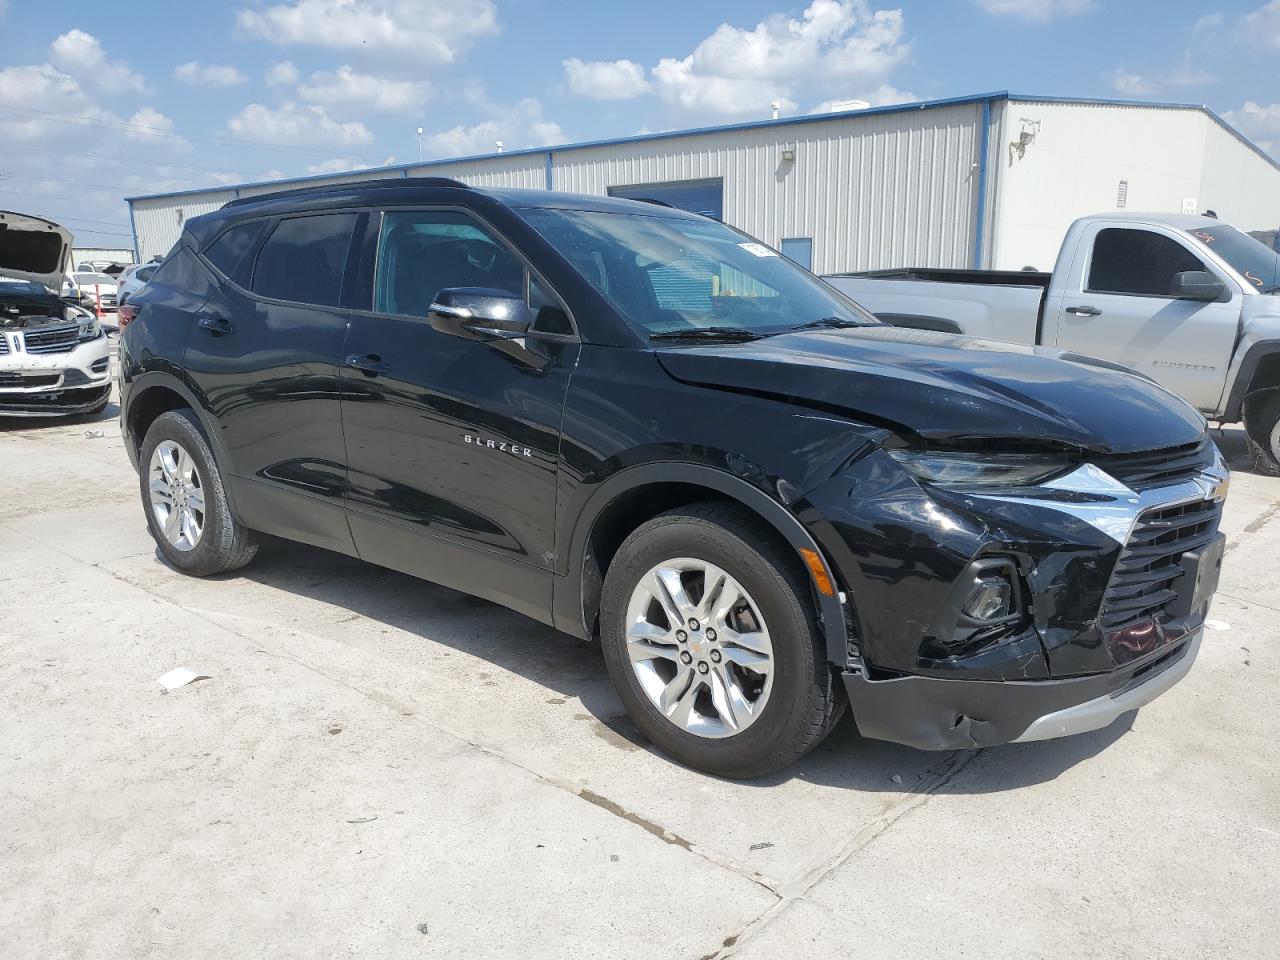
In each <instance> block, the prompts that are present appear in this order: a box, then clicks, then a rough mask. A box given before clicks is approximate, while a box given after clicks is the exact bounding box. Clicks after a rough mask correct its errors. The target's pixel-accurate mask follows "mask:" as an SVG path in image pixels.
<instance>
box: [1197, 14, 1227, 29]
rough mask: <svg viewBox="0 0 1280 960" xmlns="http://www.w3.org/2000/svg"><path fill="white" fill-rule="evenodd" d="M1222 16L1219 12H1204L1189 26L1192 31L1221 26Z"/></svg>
mask: <svg viewBox="0 0 1280 960" xmlns="http://www.w3.org/2000/svg"><path fill="white" fill-rule="evenodd" d="M1223 19H1224V18H1223V16H1222V14H1220V13H1206V14H1205V15H1204V16H1203V17H1201V18H1200V19H1199V20H1197V21H1196V22H1195V23H1194V24H1193V25H1192V27H1191V29H1192V31H1199V30H1214V29H1216V28H1218V27H1220V26H1222V21H1223Z"/></svg>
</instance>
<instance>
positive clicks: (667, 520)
mask: <svg viewBox="0 0 1280 960" xmlns="http://www.w3.org/2000/svg"><path fill="white" fill-rule="evenodd" d="M802 577H803V575H802V573H800V572H799V571H798V570H797V569H796V564H795V563H794V562H791V558H790V557H789V556H788V555H787V554H786V551H785V548H784V547H782V546H780V545H775V544H774V543H773V541H772V539H771V538H770V537H769V536H768V535H767V534H765V533H764V532H763V531H762V530H761V528H760V527H759V526H758V525H757V524H756V523H755V521H754V520H753V519H752V518H751V517H750V515H749V514H747V513H746V512H745V511H741V510H739V509H736V508H734V507H733V506H731V505H726V504H720V503H707V504H697V505H694V506H690V507H682V508H679V509H677V510H674V511H671V512H669V513H665V514H663V515H661V516H659V517H656V518H654V519H653V520H650V521H649V522H648V523H645V524H644V525H642V526H641V527H639V528H638V529H637V530H636V531H635V532H633V533H632V534H631V536H629V537H628V538H627V540H626V541H625V542H624V543H623V544H622V546H621V547H620V548H619V550H618V552H617V554H616V555H615V557H614V559H613V562H612V563H611V564H610V566H609V571H608V573H607V575H606V577H605V583H604V591H603V595H602V598H601V599H602V605H601V641H602V645H603V647H604V655H605V663H606V665H607V667H608V670H609V676H610V679H611V680H612V681H613V685H614V688H615V689H616V690H617V691H618V695H619V697H621V699H622V702H623V704H624V706H625V707H626V709H627V712H628V713H629V714H630V716H631V719H632V720H633V721H634V722H635V724H636V725H637V726H638V727H639V728H640V729H641V731H642V732H644V733H645V735H646V736H648V737H649V738H650V739H651V740H652V741H653V742H654V743H655V744H656V745H657V746H658V747H660V748H661V749H662V750H663V751H665V752H666V753H668V754H670V755H671V756H673V757H675V758H676V759H677V760H679V761H681V762H682V763H685V764H687V765H689V766H691V767H695V768H697V769H699V770H704V771H706V772H708V773H713V774H717V775H720V776H726V777H742V778H747V777H758V776H763V775H765V774H768V773H772V772H774V771H776V770H779V769H781V768H782V767H785V766H787V765H788V764H790V763H791V762H793V761H795V760H797V759H798V758H800V757H801V756H803V755H804V754H805V753H807V752H808V751H809V750H811V749H813V748H814V747H815V746H817V744H818V743H819V742H820V741H821V740H822V738H823V737H824V736H825V735H826V734H827V732H828V731H829V730H830V728H831V726H832V722H831V721H832V720H833V718H834V717H836V716H838V713H839V708H840V707H842V706H843V701H842V699H841V691H840V690H839V686H838V684H837V683H836V682H835V678H834V677H833V676H832V673H831V671H830V670H829V669H828V667H827V663H826V658H825V655H824V647H823V643H822V637H821V633H820V631H819V630H818V628H817V624H816V621H815V617H814V614H813V610H812V605H811V601H810V599H809V588H808V585H807V583H806V582H805V581H804V580H803V578H802Z"/></svg>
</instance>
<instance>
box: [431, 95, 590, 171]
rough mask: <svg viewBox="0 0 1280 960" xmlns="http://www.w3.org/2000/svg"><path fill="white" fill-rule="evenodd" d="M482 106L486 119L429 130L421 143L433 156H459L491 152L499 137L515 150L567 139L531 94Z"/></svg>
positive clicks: (509, 148)
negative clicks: (506, 103) (515, 100)
mask: <svg viewBox="0 0 1280 960" xmlns="http://www.w3.org/2000/svg"><path fill="white" fill-rule="evenodd" d="M483 107H484V109H485V110H487V111H488V112H489V113H490V114H491V116H490V117H489V119H487V120H482V121H481V122H480V123H475V124H470V125H466V124H460V125H458V126H456V127H451V128H450V129H448V130H441V131H439V132H438V133H432V134H428V135H427V136H425V137H424V138H423V146H424V147H425V148H426V149H427V151H428V152H429V153H430V154H431V155H432V156H433V157H461V156H467V155H470V154H476V153H492V152H493V151H494V149H495V143H494V142H495V141H497V140H501V141H502V144H503V148H504V149H506V150H516V149H519V148H521V147H549V146H554V145H555V144H558V143H564V141H565V139H566V138H565V134H564V130H562V129H561V128H560V125H559V124H558V123H555V122H554V121H551V120H548V119H546V118H545V117H543V115H542V104H541V102H539V101H538V100H536V99H535V98H533V97H526V98H525V99H523V100H521V101H520V102H519V103H516V104H513V105H511V106H508V107H502V106H497V105H494V104H489V103H487V101H486V102H485V103H484V104H483Z"/></svg>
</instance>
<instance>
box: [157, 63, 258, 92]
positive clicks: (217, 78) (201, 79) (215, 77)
mask: <svg viewBox="0 0 1280 960" xmlns="http://www.w3.org/2000/svg"><path fill="white" fill-rule="evenodd" d="M173 78H174V79H175V80H177V81H178V82H179V83H185V84H189V85H190V86H193V87H235V86H239V85H240V84H242V83H244V82H245V81H246V80H248V79H249V78H248V77H246V76H245V75H244V74H243V73H241V72H240V71H239V70H237V69H236V68H235V67H230V66H225V65H223V64H218V63H201V62H200V61H199V60H188V61H187V62H186V63H180V64H178V66H176V67H174V68H173Z"/></svg>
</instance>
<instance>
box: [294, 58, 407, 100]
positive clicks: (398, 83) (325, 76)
mask: <svg viewBox="0 0 1280 960" xmlns="http://www.w3.org/2000/svg"><path fill="white" fill-rule="evenodd" d="M430 95H431V84H429V83H427V82H426V81H425V80H393V79H390V78H387V77H374V76H370V75H368V74H364V73H356V71H355V70H353V69H351V67H347V66H342V67H339V68H338V69H337V70H336V71H335V72H333V73H313V74H312V75H311V76H310V78H309V79H308V80H307V82H306V83H304V84H302V85H301V86H299V87H298V96H300V97H301V98H302V99H303V100H310V101H311V102H313V103H324V104H330V105H333V104H344V105H352V106H359V107H365V108H367V109H370V110H390V111H396V110H400V111H403V110H413V109H416V108H417V107H419V106H421V105H422V104H423V102H424V101H426V99H427V97H429V96H430Z"/></svg>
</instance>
